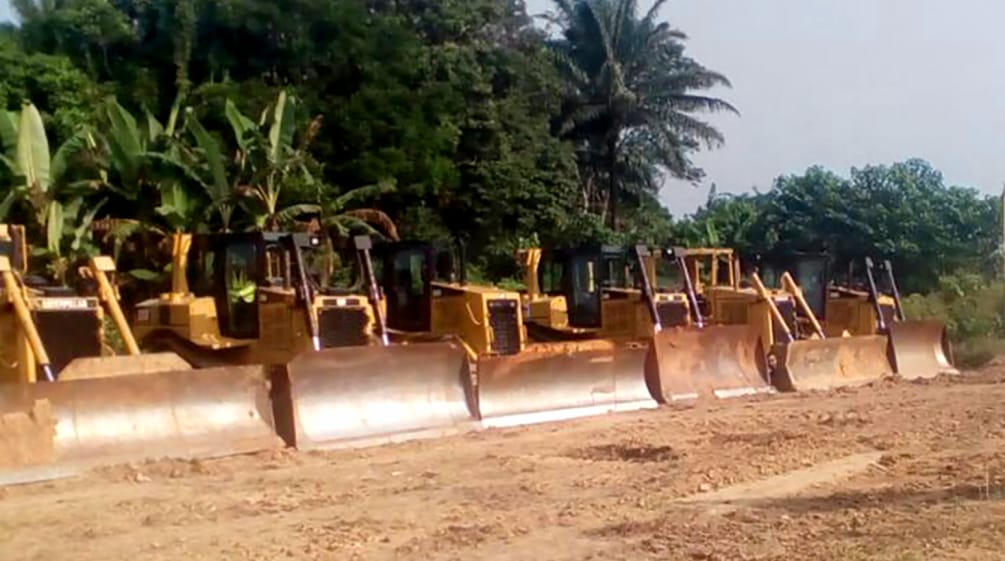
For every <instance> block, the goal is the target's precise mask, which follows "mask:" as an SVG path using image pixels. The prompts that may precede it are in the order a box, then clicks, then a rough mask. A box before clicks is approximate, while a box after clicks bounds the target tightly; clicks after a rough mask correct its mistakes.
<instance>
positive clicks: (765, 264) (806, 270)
mask: <svg viewBox="0 0 1005 561" xmlns="http://www.w3.org/2000/svg"><path fill="white" fill-rule="evenodd" d="M831 262H832V260H831V257H830V255H828V254H826V253H791V254H788V255H785V256H780V255H769V256H767V257H765V256H759V257H758V259H757V265H758V267H757V268H758V272H759V274H760V275H761V279H762V280H763V281H764V283H765V284H766V285H767V286H771V287H781V286H782V275H784V274H785V273H786V272H788V273H789V274H790V275H792V277H793V278H794V279H795V281H796V284H798V285H799V287H800V288H801V289H802V291H803V296H804V297H805V299H806V302H807V303H808V304H809V307H810V309H812V310H813V314H814V315H815V316H816V317H817V318H818V319H820V320H822V321H825V320H826V319H827V299H828V295H829V290H830V285H831Z"/></svg>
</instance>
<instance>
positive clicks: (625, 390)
mask: <svg viewBox="0 0 1005 561" xmlns="http://www.w3.org/2000/svg"><path fill="white" fill-rule="evenodd" d="M647 352H648V349H647V348H646V347H645V346H644V345H636V344H628V345H618V344H615V343H613V342H611V341H590V342H566V343H540V344H533V345H529V346H528V347H527V349H526V350H525V351H524V352H522V353H520V354H517V355H511V356H495V357H485V358H483V359H481V360H479V362H478V406H479V411H480V412H481V419H482V424H483V425H484V426H486V427H507V426H517V425H525V424H532V423H542V422H548V421H558V420H564V419H572V418H577V417H585V416H589V415H602V414H605V413H611V412H615V411H632V410H638V409H649V408H655V407H657V406H658V404H657V402H656V400H655V399H653V395H652V393H651V392H650V391H649V387H648V386H647V384H646V378H645V361H646V354H647Z"/></svg>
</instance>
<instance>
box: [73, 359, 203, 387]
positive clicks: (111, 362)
mask: <svg viewBox="0 0 1005 561" xmlns="http://www.w3.org/2000/svg"><path fill="white" fill-rule="evenodd" d="M191 369H192V366H191V365H189V363H187V362H185V359H183V358H182V357H180V356H178V355H177V354H175V353H150V354H143V355H123V356H100V357H85V358H77V359H74V360H73V361H72V362H70V364H67V365H66V367H65V368H63V370H62V371H60V373H59V381H61V382H68V381H70V380H89V379H94V378H112V377H115V376H127V375H131V374H160V373H162V372H177V371H184V370H191Z"/></svg>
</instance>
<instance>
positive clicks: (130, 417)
mask: <svg viewBox="0 0 1005 561" xmlns="http://www.w3.org/2000/svg"><path fill="white" fill-rule="evenodd" d="M27 255H28V251H27V243H26V239H25V234H24V228H23V227H21V226H17V225H0V277H2V281H3V284H2V287H0V295H2V297H0V483H2V484H12V483H22V482H28V481H38V480H45V479H51V478H55V477H62V476H67V475H72V474H75V473H78V472H80V471H83V470H86V469H89V468H92V467H96V466H100V465H109V464H115V463H122V462H129V461H137V460H147V459H155V458H161V457H182V458H203V457H214V456H221V455H227V454H231V453H244V452H251V451H256V450H261V449H266V448H271V447H275V446H280V445H281V444H282V443H281V441H280V440H279V439H278V438H277V437H276V435H275V432H274V430H273V428H272V410H271V408H270V407H268V385H267V381H266V378H265V373H264V371H262V370H261V369H257V370H256V369H254V368H249V369H238V370H226V369H214V370H209V371H204V372H199V373H198V375H197V374H196V373H195V371H193V370H192V368H191V366H190V365H189V364H188V363H187V362H186V361H184V360H182V359H181V358H180V357H179V356H177V355H174V354H171V353H159V354H141V353H140V350H139V347H138V345H137V343H136V340H135V338H134V336H133V333H132V331H131V330H130V326H129V324H128V323H127V321H126V319H125V316H124V314H123V312H122V310H121V308H120V306H119V302H118V293H117V290H116V288H115V284H114V282H113V278H114V274H115V265H114V263H113V262H112V260H111V259H110V258H109V257H106V256H95V257H93V258H91V259H90V260H89V262H88V264H87V265H86V266H84V267H82V268H81V270H80V273H81V276H82V277H83V278H85V279H87V280H89V281H90V282H89V283H88V284H90V285H93V286H94V287H95V288H96V290H93V291H92V290H88V289H83V290H78V289H74V288H69V287H66V286H62V285H57V284H54V283H51V282H48V281H47V280H46V279H44V278H41V277H36V276H33V275H29V274H28V261H27ZM92 292H93V293H92ZM106 314H107V315H106ZM106 317H110V319H111V320H112V322H113V324H114V327H115V331H117V332H118V335H119V337H120V338H121V344H122V346H123V347H124V350H123V351H119V352H116V351H115V349H113V345H112V344H111V343H110V340H111V336H110V333H108V330H106V328H105V318H106ZM196 378H198V380H197V379H196ZM197 382H198V383H197ZM235 390H236V391H235ZM190 419H201V421H200V422H198V423H196V422H192V421H190Z"/></svg>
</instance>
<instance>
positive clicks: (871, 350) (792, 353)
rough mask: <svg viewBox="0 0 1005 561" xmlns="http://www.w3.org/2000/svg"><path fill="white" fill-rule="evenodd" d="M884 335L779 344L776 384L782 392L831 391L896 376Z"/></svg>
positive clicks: (773, 381) (773, 380)
mask: <svg viewBox="0 0 1005 561" xmlns="http://www.w3.org/2000/svg"><path fill="white" fill-rule="evenodd" d="M886 347H887V338H886V337H885V336H883V335H862V336H855V337H832V338H829V339H815V340H800V341H793V342H791V343H782V344H778V345H775V348H774V350H773V355H774V357H775V359H776V361H777V363H776V365H775V369H774V372H773V373H772V383H773V384H774V385H775V387H777V388H778V389H779V390H781V391H808V390H829V389H833V388H840V387H845V386H857V385H862V384H868V383H870V382H875V381H876V380H880V379H882V378H886V377H890V376H892V375H893V368H892V366H891V364H890V361H889V359H888V358H887V354H886Z"/></svg>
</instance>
